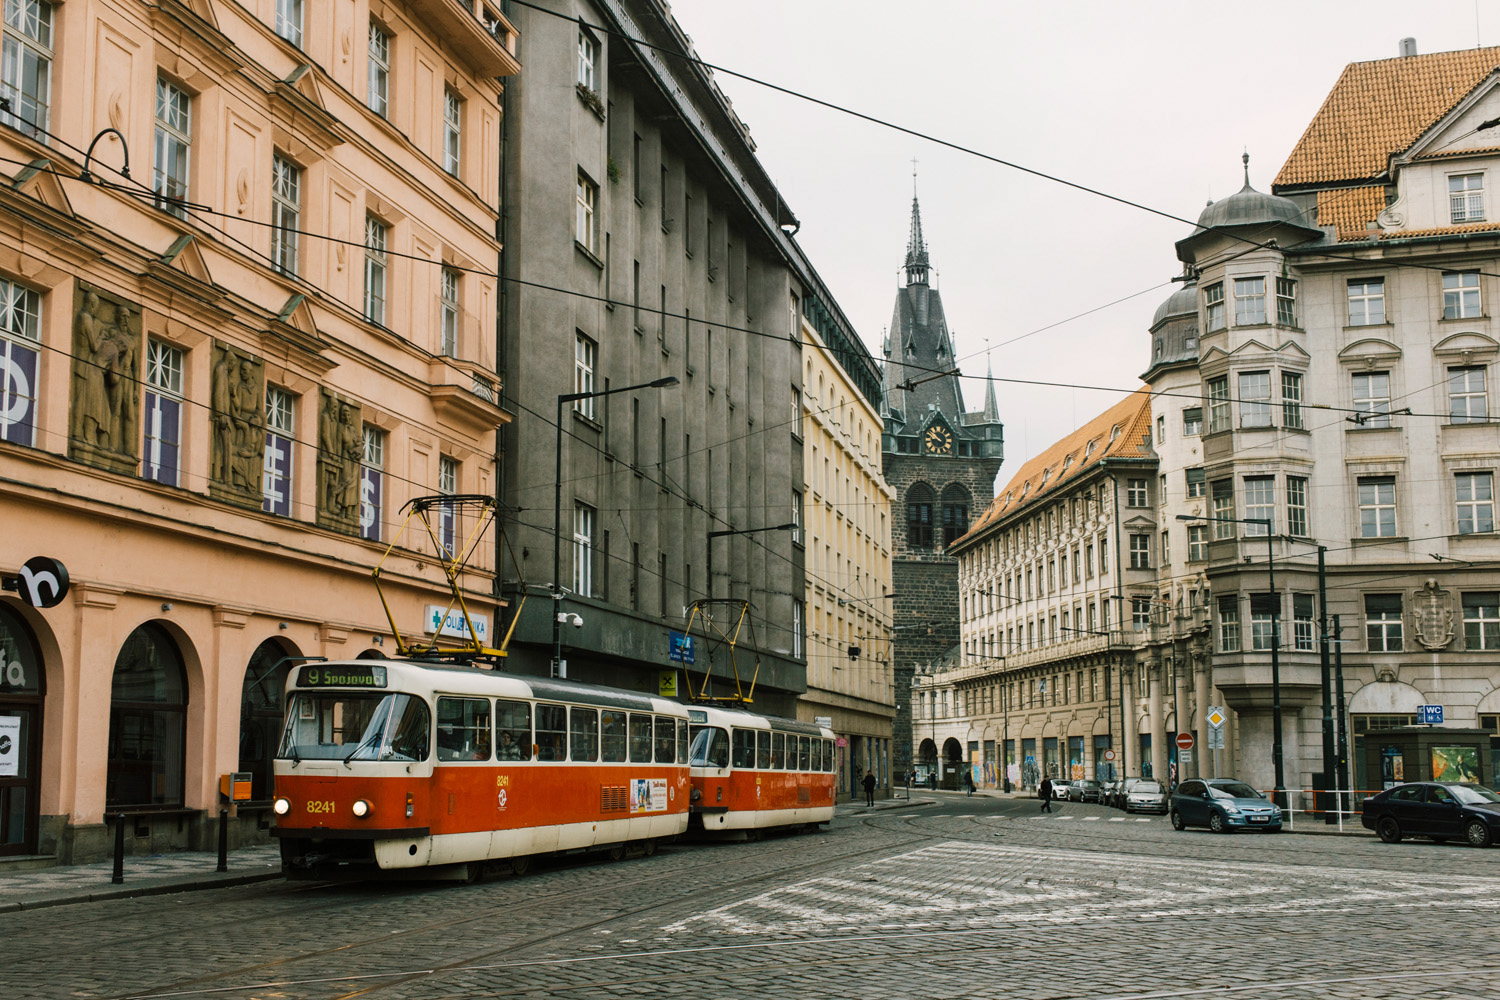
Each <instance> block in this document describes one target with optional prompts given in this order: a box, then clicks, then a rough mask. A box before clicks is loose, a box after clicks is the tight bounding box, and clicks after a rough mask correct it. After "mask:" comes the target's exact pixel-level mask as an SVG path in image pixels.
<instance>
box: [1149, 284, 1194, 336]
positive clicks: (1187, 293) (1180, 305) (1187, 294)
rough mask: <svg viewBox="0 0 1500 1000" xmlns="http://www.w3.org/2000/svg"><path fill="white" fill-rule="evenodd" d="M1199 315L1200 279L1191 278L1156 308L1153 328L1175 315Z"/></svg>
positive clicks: (1152, 322)
mask: <svg viewBox="0 0 1500 1000" xmlns="http://www.w3.org/2000/svg"><path fill="white" fill-rule="evenodd" d="M1185 315H1191V316H1194V317H1196V316H1197V315H1198V280H1197V279H1196V278H1194V279H1191V280H1189V281H1187V282H1185V283H1184V284H1183V286H1182V287H1181V288H1179V289H1177V291H1175V292H1173V293H1172V294H1171V295H1170V296H1168V298H1167V301H1165V302H1163V303H1162V304H1161V305H1159V306H1157V308H1156V315H1155V316H1154V317H1153V318H1152V320H1151V329H1153V330H1155V329H1156V328H1157V327H1159V326H1161V324H1162V320H1165V319H1169V318H1171V317H1173V316H1185Z"/></svg>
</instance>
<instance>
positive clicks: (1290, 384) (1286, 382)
mask: <svg viewBox="0 0 1500 1000" xmlns="http://www.w3.org/2000/svg"><path fill="white" fill-rule="evenodd" d="M1281 426H1283V427H1290V428H1293V429H1295V430H1301V429H1302V376H1301V375H1299V374H1297V373H1296V372H1282V373H1281Z"/></svg>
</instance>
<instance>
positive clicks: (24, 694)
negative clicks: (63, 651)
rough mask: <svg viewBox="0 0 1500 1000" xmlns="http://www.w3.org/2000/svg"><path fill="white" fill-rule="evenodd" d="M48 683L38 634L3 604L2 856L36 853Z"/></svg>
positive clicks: (0, 666) (0, 649)
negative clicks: (42, 736)
mask: <svg viewBox="0 0 1500 1000" xmlns="http://www.w3.org/2000/svg"><path fill="white" fill-rule="evenodd" d="M44 682H45V678H44V677H43V676H42V656H41V651H40V650H39V649H38V648H37V643H36V637H35V636H33V635H32V633H31V629H30V628H29V627H28V626H27V625H26V622H25V621H23V620H22V618H21V616H20V615H18V614H16V613H15V612H14V611H12V610H11V609H10V608H8V607H6V606H5V605H4V604H0V856H4V855H7V854H35V853H36V840H37V793H38V791H39V784H40V783H39V781H38V780H37V778H38V774H39V772H40V770H41V761H40V759H39V758H40V755H41V745H42V741H41V731H42V697H43V695H44V694H46V689H45V686H44Z"/></svg>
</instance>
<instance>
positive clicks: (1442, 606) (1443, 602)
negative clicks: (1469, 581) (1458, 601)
mask: <svg viewBox="0 0 1500 1000" xmlns="http://www.w3.org/2000/svg"><path fill="white" fill-rule="evenodd" d="M1412 612H1413V616H1414V617H1415V618H1416V624H1417V641H1418V642H1420V643H1421V644H1422V645H1423V647H1425V648H1427V649H1446V648H1447V647H1448V643H1450V642H1452V641H1453V635H1454V631H1455V630H1454V627H1453V595H1452V594H1450V593H1449V592H1448V591H1446V590H1443V589H1442V588H1441V587H1439V586H1438V585H1437V581H1436V580H1434V579H1433V578H1431V577H1428V578H1427V585H1426V586H1424V587H1423V588H1422V589H1421V590H1419V591H1417V593H1416V597H1415V599H1414V600H1413V601H1412Z"/></svg>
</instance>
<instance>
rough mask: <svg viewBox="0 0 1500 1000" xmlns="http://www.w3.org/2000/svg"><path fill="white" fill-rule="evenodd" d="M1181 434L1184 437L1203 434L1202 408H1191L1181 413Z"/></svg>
mask: <svg viewBox="0 0 1500 1000" xmlns="http://www.w3.org/2000/svg"><path fill="white" fill-rule="evenodd" d="M1182 433H1183V436H1184V437H1197V436H1198V435H1199V434H1202V433H1203V407H1201V406H1191V407H1188V408H1187V409H1186V410H1183V411H1182Z"/></svg>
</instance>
